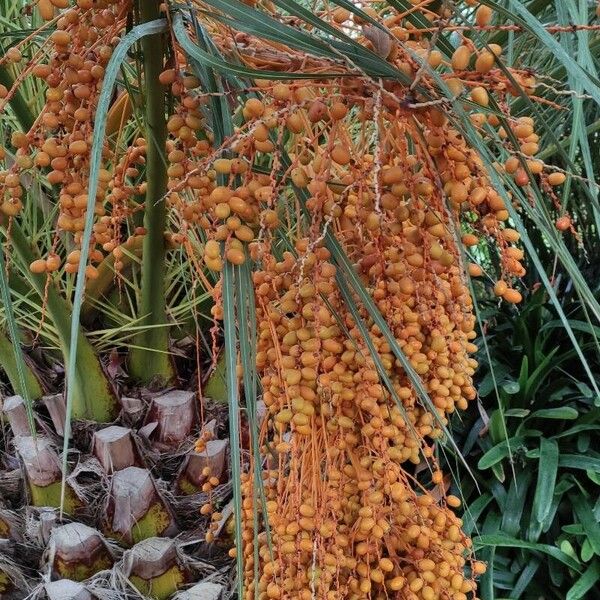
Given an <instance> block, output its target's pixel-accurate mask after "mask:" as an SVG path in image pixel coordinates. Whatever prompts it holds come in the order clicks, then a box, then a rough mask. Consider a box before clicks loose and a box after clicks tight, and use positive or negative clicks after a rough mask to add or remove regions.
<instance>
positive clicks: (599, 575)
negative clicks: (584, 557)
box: [566, 560, 600, 600]
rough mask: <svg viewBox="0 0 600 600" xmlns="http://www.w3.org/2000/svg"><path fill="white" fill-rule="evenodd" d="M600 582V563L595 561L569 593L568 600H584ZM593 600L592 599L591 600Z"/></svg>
mask: <svg viewBox="0 0 600 600" xmlns="http://www.w3.org/2000/svg"><path fill="white" fill-rule="evenodd" d="M598 580H600V562H599V561H597V560H595V561H594V562H593V563H592V564H591V565H590V566H589V567H588V568H587V569H586V570H585V572H584V573H583V575H582V576H581V577H579V579H577V581H576V582H575V583H574V584H573V586H572V587H571V588H570V589H569V591H568V592H567V596H566V600H582V599H585V598H587V596H586V594H587V593H588V592H589V591H590V590H591V589H592V588H593V587H594V586H595V585H596V583H597V582H598ZM590 600H591V599H590Z"/></svg>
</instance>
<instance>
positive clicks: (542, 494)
mask: <svg viewBox="0 0 600 600" xmlns="http://www.w3.org/2000/svg"><path fill="white" fill-rule="evenodd" d="M557 475H558V444H557V443H556V440H549V439H546V438H541V439H540V460H539V462H538V477H537V483H536V486H535V495H534V497H533V506H532V510H531V516H532V518H533V519H535V520H536V521H537V522H538V523H542V522H543V521H544V519H545V518H546V517H547V516H548V513H549V512H550V508H551V506H552V500H553V497H554V487H555V485H556V477H557Z"/></svg>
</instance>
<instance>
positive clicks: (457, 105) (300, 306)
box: [0, 0, 564, 600]
mask: <svg viewBox="0 0 600 600" xmlns="http://www.w3.org/2000/svg"><path fill="white" fill-rule="evenodd" d="M50 4H51V5H52V6H51V7H50V8H49V6H50V5H49V4H48V3H47V2H42V1H40V3H39V6H38V9H39V11H40V14H41V15H42V16H43V17H44V18H47V19H48V20H52V19H55V18H56V21H53V22H54V24H55V30H54V31H53V32H52V34H51V35H50V36H49V38H48V42H47V44H48V46H47V60H46V61H45V62H44V63H42V64H35V65H34V64H27V65H23V66H22V71H21V76H20V79H22V78H24V77H26V76H28V75H33V76H35V77H39V78H42V79H43V80H44V81H45V82H46V84H47V91H46V100H47V102H46V104H45V107H44V110H43V111H42V113H41V114H40V116H39V117H38V119H37V120H36V122H35V123H34V124H33V125H32V127H31V128H30V129H29V130H28V131H14V132H13V134H12V137H11V139H10V146H11V148H10V151H11V152H13V153H14V154H15V157H16V159H15V161H14V162H13V163H12V165H11V166H10V167H8V168H7V169H6V170H5V171H3V172H2V173H1V174H0V192H1V193H2V205H1V207H0V210H1V211H2V213H4V215H5V216H6V217H9V218H10V219H14V218H18V217H19V213H20V211H21V210H22V200H21V198H22V197H23V193H24V192H23V187H22V184H21V177H22V176H23V175H24V174H26V173H28V172H30V171H31V170H32V169H47V170H48V173H47V180H48V182H49V183H50V184H52V185H53V186H55V187H56V188H57V190H58V192H57V193H58V207H59V208H58V211H59V214H58V217H57V220H56V234H57V236H58V235H59V234H60V233H65V232H67V233H69V234H72V235H73V239H74V243H75V245H76V246H77V244H80V242H81V234H82V231H83V227H84V222H85V221H84V219H85V214H86V211H87V210H88V198H87V194H86V190H87V188H88V183H89V170H90V150H91V145H92V132H93V125H94V115H95V110H96V108H97V102H98V96H99V91H100V90H101V87H102V81H103V76H104V70H105V68H106V65H107V62H108V60H109V59H110V57H111V55H112V52H113V50H114V47H115V45H116V44H117V43H118V41H119V39H120V37H121V36H122V35H123V33H124V32H125V29H126V25H127V18H128V14H129V13H130V11H131V6H130V4H129V3H127V2H116V1H114V2H111V1H109V0H104V1H103V2H102V3H94V2H91V1H88V0H78V1H77V2H76V5H75V6H73V7H72V8H69V9H68V10H65V11H64V12H61V13H57V12H56V11H55V8H57V7H58V5H57V3H55V2H51V3H50ZM245 4H250V5H255V6H256V9H257V10H261V11H263V14H264V18H265V20H267V22H268V23H272V22H276V23H278V24H280V25H281V26H283V27H287V28H288V29H289V30H292V27H295V28H297V29H298V31H302V32H303V33H305V34H306V33H307V32H309V31H310V29H311V27H312V25H311V26H310V27H308V26H306V24H305V23H303V22H302V19H301V18H300V17H298V16H290V15H289V14H287V13H286V14H284V13H283V12H282V13H281V14H280V13H279V12H278V10H277V9H276V7H275V5H274V4H272V3H271V2H245ZM367 4H368V3H367ZM396 4H397V3H394V6H395V5H396ZM410 4H411V5H412V6H413V8H412V9H411V10H409V11H406V12H399V11H398V10H397V9H396V8H394V7H392V6H388V5H387V3H383V2H377V3H372V5H371V4H369V6H367V7H366V8H365V9H364V11H360V12H359V13H358V14H352V13H351V12H349V11H348V10H346V9H345V8H339V7H334V6H333V4H332V5H330V7H329V8H326V9H324V10H323V11H321V12H320V13H319V15H318V16H319V18H320V19H322V21H323V22H324V23H326V24H327V26H328V27H329V28H330V29H329V30H328V31H331V30H334V31H338V32H340V33H341V34H343V35H344V36H346V38H347V39H348V40H350V41H349V42H345V43H346V44H349V45H351V46H352V45H353V44H354V45H358V46H360V47H361V52H363V53H362V54H361V52H359V51H356V56H358V57H364V56H367V57H369V60H371V61H372V62H373V63H374V64H376V65H380V64H381V63H383V64H384V65H385V67H386V69H387V70H383V71H382V72H381V73H380V74H377V75H374V76H373V75H370V74H368V73H365V72H364V70H361V69H360V68H359V67H357V65H356V64H354V63H353V61H352V60H351V59H349V58H348V57H346V59H344V57H343V56H342V57H341V58H340V59H334V58H331V57H329V56H326V57H324V58H320V56H319V54H318V52H317V53H309V52H306V51H302V50H300V49H298V48H294V47H292V46H290V47H286V46H283V45H282V44H280V43H277V42H274V41H268V40H266V39H262V38H259V37H255V36H253V35H251V34H249V33H245V32H244V31H239V32H235V31H233V32H232V30H231V24H230V23H229V22H228V20H227V18H225V17H222V18H211V17H210V16H207V15H208V14H210V13H211V11H214V8H213V7H212V4H211V3H207V4H203V3H197V7H199V8H200V9H201V10H199V11H198V14H197V19H198V22H199V23H201V25H202V28H203V31H205V32H207V33H208V35H210V37H211V39H212V40H213V43H214V44H215V47H216V48H217V49H218V52H219V54H220V55H221V56H223V57H225V58H227V59H229V58H231V60H235V61H236V62H237V63H241V64H243V65H244V67H246V68H248V69H254V73H255V74H256V75H257V76H256V78H255V79H254V80H253V81H252V82H250V85H249V86H248V87H246V88H245V89H241V86H240V89H233V87H232V84H231V82H230V81H229V80H228V85H227V86H224V88H223V90H222V91H221V92H220V93H218V94H217V93H215V92H212V91H210V90H208V89H206V84H205V82H204V81H202V80H201V77H202V73H200V72H198V69H197V65H196V64H195V63H194V61H191V60H190V61H189V62H188V58H187V57H186V54H185V52H184V51H183V48H182V47H180V46H179V43H180V41H178V40H176V38H175V37H174V38H173V41H172V46H171V48H170V52H169V56H168V58H167V57H165V61H164V65H163V70H162V73H161V75H160V83H161V84H162V85H163V86H165V88H166V90H167V92H168V97H169V103H168V106H169V110H170V113H169V115H168V118H167V121H166V127H167V132H168V139H167V141H166V145H165V148H164V154H165V157H166V161H165V162H166V164H165V169H166V174H167V177H168V184H167V189H168V191H167V194H166V196H165V198H164V201H165V202H166V205H167V207H168V209H169V211H170V217H171V223H173V224H174V226H173V227H171V226H169V229H168V230H167V231H165V236H166V237H167V239H168V241H169V243H170V244H171V245H183V246H184V248H185V250H186V251H187V253H188V256H189V258H190V261H191V262H192V264H193V265H194V267H195V268H196V269H197V272H198V275H199V276H201V277H205V273H206V272H212V274H213V276H215V277H217V278H218V277H219V274H220V273H221V272H222V271H223V270H224V269H225V268H228V267H229V266H230V265H233V266H235V267H240V266H242V265H245V264H246V263H250V264H251V265H252V270H253V274H252V281H253V284H254V303H255V306H256V314H255V317H256V322H257V342H256V365H255V366H256V370H257V373H258V376H259V380H260V384H261V388H262V398H263V400H264V403H265V405H266V407H267V416H266V417H265V418H264V420H263V421H262V424H261V428H260V432H258V436H259V439H258V443H259V447H260V452H259V454H258V455H256V454H254V455H253V456H252V458H251V460H250V461H248V463H247V464H244V472H243V475H242V482H241V483H242V494H243V502H242V517H243V522H242V528H243V536H242V538H243V545H242V547H241V548H237V550H236V551H237V552H238V553H241V554H242V556H243V564H244V588H245V596H244V598H245V600H265V599H274V600H276V599H282V600H283V599H293V600H311V599H313V598H318V599H319V600H343V599H349V600H361V599H368V598H370V599H374V600H375V599H376V600H383V599H386V598H397V599H409V600H417V599H418V600H435V599H452V600H466V599H467V598H474V597H475V594H476V581H475V580H476V577H477V576H478V575H480V574H481V573H483V572H484V571H485V565H484V564H482V563H481V562H478V561H476V560H475V558H474V556H473V552H472V543H471V541H470V540H469V538H468V537H467V536H466V535H465V534H464V533H463V532H462V530H461V527H462V520H461V519H460V518H459V517H458V516H457V514H456V513H455V509H457V508H459V506H460V500H459V499H458V498H456V497H455V496H453V495H448V494H447V488H448V480H447V477H446V476H445V475H444V474H443V473H442V472H441V470H440V468H439V466H438V460H437V457H436V443H437V441H438V440H440V438H443V437H445V436H447V429H446V427H447V425H448V420H449V418H450V416H451V415H452V413H454V411H455V410H457V409H459V410H464V409H465V408H466V407H467V405H468V402H469V401H472V400H474V399H475V397H476V390H475V389H474V387H473V374H474V372H475V368H476V366H477V363H476V361H475V360H474V359H473V358H472V357H471V355H472V354H473V353H474V352H475V350H476V346H475V344H474V342H473V340H474V338H475V317H474V314H473V305H472V300H471V295H470V291H469V285H468V279H467V274H468V275H470V276H472V277H477V276H481V275H483V268H482V266H481V265H479V264H477V263H476V262H470V261H469V259H468V258H467V256H468V254H469V253H472V252H471V251H472V250H473V249H476V248H477V247H479V246H480V245H485V244H490V245H493V246H495V247H496V248H497V251H498V256H499V259H500V260H499V263H500V271H499V272H498V273H491V272H490V273H489V274H488V276H489V277H490V279H491V280H492V286H493V291H494V293H495V294H496V295H497V296H499V297H501V298H503V299H504V300H505V301H506V302H509V303H514V304H516V303H518V302H519V301H520V300H521V294H520V292H519V291H517V287H518V279H519V278H520V277H522V276H523V275H524V273H525V269H524V267H523V265H522V263H521V260H522V259H523V250H522V249H521V248H520V247H519V245H518V242H519V237H520V236H519V233H518V232H517V231H516V230H515V229H513V228H511V226H510V217H511V212H512V211H514V210H515V208H514V207H513V206H512V205H511V191H510V190H509V189H507V190H504V189H498V186H497V183H496V182H497V181H498V179H497V177H495V171H501V172H502V171H504V172H505V173H508V174H510V175H512V176H513V177H514V183H515V185H516V186H519V187H521V188H524V189H525V190H526V189H527V186H528V185H529V183H530V178H531V177H537V178H539V180H540V182H541V184H542V187H543V188H544V189H546V190H547V191H548V193H549V194H552V187H553V186H558V185H561V184H562V183H563V181H564V175H563V174H562V173H557V172H553V173H551V174H548V173H547V171H546V170H545V165H544V163H543V162H542V161H540V160H537V159H536V158H535V155H536V154H537V152H538V149H539V148H538V136H537V134H536V133H535V129H534V126H535V124H534V122H533V120H532V119H531V118H529V117H523V116H518V117H513V116H512V115H511V114H510V99H511V97H514V96H518V95H519V94H526V95H529V96H530V97H531V99H532V100H533V101H535V99H536V98H535V88H536V81H535V78H534V77H533V76H532V75H531V74H530V73H529V72H526V71H520V70H516V69H511V70H509V71H507V70H506V68H505V67H504V66H502V68H501V63H502V48H501V47H500V46H498V45H496V44H485V43H479V41H477V43H476V42H475V41H474V40H479V37H478V36H467V35H465V33H466V31H467V30H464V29H461V27H460V26H458V27H454V26H453V23H454V20H453V18H454V17H455V16H457V14H458V12H455V11H463V10H467V9H470V7H476V6H478V5H477V3H476V2H472V1H467V2H464V3H458V4H459V6H457V7H451V6H450V4H449V3H446V2H441V3H440V2H427V1H424V2H418V1H411V2H410ZM461 4H462V6H460V5H461ZM234 5H237V3H232V6H234ZM60 8H63V7H60ZM164 8H165V9H166V8H167V7H166V6H165V7H164ZM174 8H176V7H174ZM175 12H177V11H175ZM55 13H56V14H55ZM164 14H165V16H166V15H167V14H168V13H167V12H166V10H165V12H164ZM173 16H174V15H170V16H169V19H171V18H173ZM178 16H179V18H180V19H181V15H178ZM415 16H417V17H419V19H420V20H419V21H418V22H419V23H420V26H419V27H417V26H416V25H415V21H414V17H415ZM456 21H457V22H459V20H458V19H456ZM180 22H181V21H180ZM492 22H493V14H492V12H491V11H490V10H489V8H487V7H486V6H480V7H478V8H477V9H476V13H475V15H474V23H475V28H476V29H477V28H478V30H481V31H485V30H486V29H488V28H490V24H491V23H492ZM427 25H430V26H427ZM445 27H448V30H449V31H450V30H452V31H454V32H455V33H456V35H457V36H459V37H460V40H461V41H460V43H459V45H458V47H455V48H452V52H446V53H445V54H444V53H443V52H442V51H440V50H439V49H438V48H437V46H436V41H437V39H438V36H439V35H440V31H441V32H442V34H444V28H445ZM196 33H197V30H195V29H194V28H189V31H187V35H189V36H192V37H193V36H194V35H196ZM323 48H325V46H323ZM325 50H326V49H325ZM325 50H324V52H325ZM364 52H366V53H367V54H364ZM22 60H23V59H22V54H21V52H20V50H19V49H18V48H17V47H15V48H13V49H11V51H9V52H8V53H7V54H6V56H5V58H4V59H3V61H4V62H5V63H7V62H10V63H12V64H14V65H18V64H19V63H20V62H22ZM261 71H264V72H266V71H268V72H270V73H271V75H268V74H266V73H265V74H264V77H263V76H262V75H261V73H260V72H261ZM273 72H279V73H283V72H286V73H287V75H285V78H283V76H282V77H279V78H278V79H277V80H275V78H274V76H273ZM507 72H508V73H510V77H507ZM324 73H325V74H326V75H323V74H324ZM295 74H296V75H297V77H294V75H295ZM391 74H393V76H392V75H391ZM18 83H19V81H17V84H16V86H18ZM16 86H15V88H14V89H10V90H9V89H6V90H2V92H3V93H2V95H3V96H4V99H3V100H2V101H3V102H8V101H9V100H10V97H11V94H14V91H15V89H16ZM217 96H219V97H221V98H223V99H224V102H221V104H220V107H221V109H222V108H223V107H227V109H229V110H230V111H231V113H232V115H233V116H231V115H228V117H227V118H229V119H232V121H234V122H235V125H236V127H235V130H233V131H232V133H231V135H227V136H225V137H224V138H223V139H218V137H217V136H216V129H217V125H218V123H217V120H218V119H219V118H221V117H219V114H218V113H217V112H216V110H215V108H214V107H215V104H214V103H215V101H216V100H215V98H216V97H217ZM131 102H133V100H131V99H130V98H129V96H128V95H127V96H126V95H125V94H122V95H121V96H119V97H118V98H117V100H116V102H115V104H114V106H115V109H114V111H113V113H112V115H111V119H110V122H109V127H108V132H109V133H110V134H111V135H110V137H108V138H107V139H106V140H105V144H104V147H103V149H102V163H103V164H102V169H101V170H100V175H99V181H100V185H99V188H98V193H97V196H96V198H95V206H94V213H95V222H94V229H93V232H94V233H93V236H92V240H91V244H92V245H91V252H90V259H91V262H90V265H89V266H88V268H87V270H86V275H87V277H88V278H94V277H95V276H97V271H96V267H95V266H94V263H96V264H97V263H98V262H100V261H102V260H103V259H104V258H105V257H106V256H107V254H108V253H112V254H113V255H114V259H115V263H114V264H115V269H116V271H119V270H120V269H121V268H122V266H123V264H122V260H121V259H122V258H123V253H124V246H127V244H129V245H132V244H135V243H136V239H137V238H139V237H141V236H143V235H145V230H144V228H143V227H139V226H138V227H136V226H135V224H134V216H135V213H136V212H137V211H138V210H140V209H141V207H142V204H140V203H139V202H138V200H139V199H142V200H143V197H144V194H145V193H146V187H147V185H148V182H147V181H146V180H145V174H144V165H145V160H146V159H145V157H146V153H147V151H148V145H149V144H150V143H151V141H150V140H146V139H144V138H142V137H138V136H136V135H133V136H131V135H130V136H129V137H127V136H125V139H120V132H121V131H123V129H124V126H125V125H126V124H127V123H129V124H131V117H130V112H129V111H130V110H131V107H130V103H131ZM464 114H466V115H467V116H468V123H467V126H465V125H464V123H462V121H461V116H463V115H464ZM490 136H497V137H498V138H499V139H501V140H503V143H504V148H505V154H506V156H504V155H503V156H502V158H501V159H500V158H498V160H496V162H495V163H492V161H490V160H488V159H487V158H486V156H484V155H483V154H482V147H483V148H484V149H485V147H486V146H485V142H486V139H487V138H488V137H490ZM221 137H222V136H221ZM125 231H129V237H127V236H125V239H123V236H124V232H125ZM472 254H475V255H476V253H472ZM78 264H79V249H78V248H77V247H75V249H74V250H73V251H72V252H71V253H70V254H68V255H67V256H66V260H65V265H64V269H65V271H66V272H68V273H72V272H74V271H76V270H77V266H78ZM60 268H61V259H60V257H59V256H58V255H57V254H55V253H54V252H52V251H50V253H49V254H48V255H47V256H45V257H43V258H40V259H39V260H36V261H35V262H33V263H32V264H31V270H32V271H33V272H35V273H43V272H47V273H51V272H54V271H58V270H59V269H60ZM349 273H352V274H353V275H350V274H349ZM222 292H223V290H222V284H221V283H218V284H217V285H216V286H215V288H214V296H215V301H216V303H215V306H214V308H213V317H214V319H215V321H216V322H218V321H220V320H221V319H223V315H224V312H223V307H222V302H221V296H222ZM365 298H368V299H371V300H370V303H369V302H365ZM246 334H247V332H240V335H246ZM245 368H248V366H247V365H246V366H245ZM241 372H242V369H240V373H241ZM246 391H247V392H248V390H246ZM254 401H255V399H254V398H250V397H247V398H246V402H247V403H252V402H254ZM257 471H258V477H256V476H255V475H256V474H257V473H256V472H257ZM213 479H214V480H213ZM257 481H260V482H262V486H258V487H262V488H263V489H262V491H261V490H259V489H257ZM218 483H219V481H218V479H217V478H211V481H210V489H212V488H213V487H216V486H217V485H218ZM213 484H214V485H213ZM210 489H209V490H208V491H210ZM262 493H264V495H265V502H264V505H263V504H261V503H259V502H258V500H257V499H258V498H259V497H260V496H261V494H262ZM213 508H214V507H212V506H210V505H207V506H206V507H204V508H203V514H206V515H208V514H210V513H211V511H212V510H213ZM213 516H214V515H213ZM215 520H216V519H213V521H215ZM257 525H258V527H259V531H258V532H257V531H256V530H255V529H256V527H257ZM210 535H212V533H210V532H209V536H210Z"/></svg>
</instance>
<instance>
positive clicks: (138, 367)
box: [130, 0, 174, 383]
mask: <svg viewBox="0 0 600 600" xmlns="http://www.w3.org/2000/svg"><path fill="white" fill-rule="evenodd" d="M159 6H160V0H145V1H144V2H141V3H140V20H141V22H142V23H145V22H147V21H152V20H154V19H158V18H159V17H160V10H159ZM164 45H165V41H164V36H163V35H162V34H156V35H152V36H147V37H145V38H144V39H143V40H142V49H143V53H144V73H145V80H146V97H145V102H146V128H147V132H146V139H147V151H146V182H147V188H146V199H145V213H144V227H145V228H146V235H145V236H144V245H143V252H142V256H143V260H142V283H141V298H140V305H139V314H140V316H142V317H143V320H142V321H141V323H140V324H141V325H142V326H146V327H147V329H145V330H143V331H142V332H141V333H140V334H139V335H138V336H137V337H136V340H135V344H134V348H132V350H131V353H130V372H131V374H132V375H133V376H134V377H135V378H137V379H138V380H140V381H142V382H144V383H149V382H150V381H162V382H163V383H164V382H168V381H170V380H172V379H173V376H174V370H173V365H172V362H171V358H170V356H169V354H168V351H169V330H168V327H167V317H166V303H165V283H164V281H165V239H164V233H165V227H166V222H167V213H166V208H165V202H164V196H165V193H166V191H167V167H166V160H165V142H166V139H167V128H166V121H165V93H164V92H165V89H164V86H163V85H162V84H161V83H160V81H159V79H158V77H159V75H160V72H161V70H162V65H163V56H164Z"/></svg>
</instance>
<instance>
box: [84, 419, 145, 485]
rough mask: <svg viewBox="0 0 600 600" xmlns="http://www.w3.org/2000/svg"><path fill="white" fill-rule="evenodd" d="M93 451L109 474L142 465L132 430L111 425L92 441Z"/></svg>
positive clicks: (96, 434) (95, 435) (98, 433)
mask: <svg viewBox="0 0 600 600" xmlns="http://www.w3.org/2000/svg"><path fill="white" fill-rule="evenodd" d="M92 449H93V450H92V451H93V453H94V455H95V456H96V458H97V459H98V460H99V461H100V464H101V465H102V467H103V469H104V470H105V471H106V472H107V473H109V474H110V473H113V472H114V471H120V470H122V469H125V468H126V467H132V466H140V464H141V461H140V459H139V457H138V453H137V450H136V447H135V442H134V441H133V436H132V435H131V429H127V428H125V427H119V426H118V425H111V426H110V427H106V428H104V429H101V430H100V431H97V432H96V433H95V434H94V438H93V440H92Z"/></svg>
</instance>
